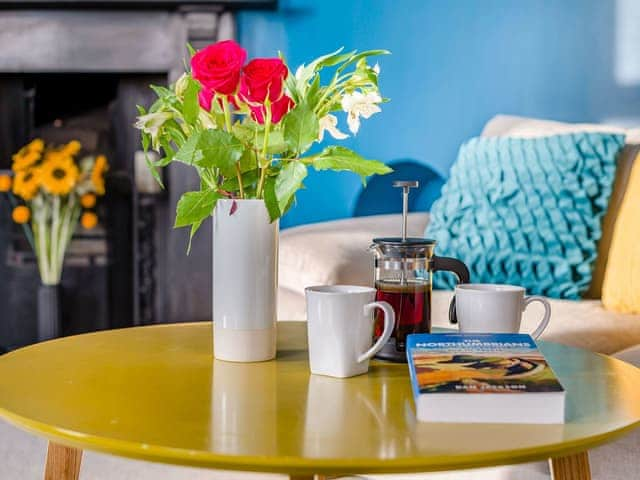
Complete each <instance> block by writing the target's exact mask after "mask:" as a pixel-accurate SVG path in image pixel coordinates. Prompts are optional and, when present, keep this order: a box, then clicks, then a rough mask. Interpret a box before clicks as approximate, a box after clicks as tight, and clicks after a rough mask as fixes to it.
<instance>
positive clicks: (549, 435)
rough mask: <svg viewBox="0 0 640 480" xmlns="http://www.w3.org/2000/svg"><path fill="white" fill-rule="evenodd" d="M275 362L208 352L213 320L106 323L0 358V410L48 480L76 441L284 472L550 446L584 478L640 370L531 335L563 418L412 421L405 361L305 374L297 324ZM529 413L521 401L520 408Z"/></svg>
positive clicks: (523, 457)
mask: <svg viewBox="0 0 640 480" xmlns="http://www.w3.org/2000/svg"><path fill="white" fill-rule="evenodd" d="M278 335H279V338H278V342H279V347H278V359H277V361H271V362H264V363H254V364H238V363H226V362H221V361H214V360H213V357H212V352H211V348H212V347H211V344H212V341H211V324H210V323H198V324H180V325H162V326H153V327H140V328H130V329H125V330H112V331H108V332H101V333H94V334H87V335H80V336H75V337H68V338H63V339H59V340H54V341H50V342H45V343H42V344H38V345H33V346H30V347H27V348H23V349H21V350H17V351H15V352H12V353H9V354H7V355H4V356H1V357H0V416H2V417H4V418H5V419H6V420H8V421H9V422H11V423H13V424H15V425H17V426H18V427H20V428H23V429H25V430H28V431H30V432H33V433H34V434H37V435H42V436H45V437H47V438H48V439H49V440H50V442H49V452H48V456H47V467H46V472H47V473H46V474H45V478H46V479H51V480H68V479H77V478H78V472H79V469H80V460H81V455H82V449H89V450H96V451H101V452H106V453H111V454H114V455H121V456H124V457H131V458H138V459H144V460H150V461H154V462H165V463H172V464H181V465H192V466H199V467H208V468H218V469H232V470H246V471H262V472H280V473H287V474H290V475H292V477H293V478H312V477H313V475H314V474H315V475H316V476H317V477H322V476H324V475H340V474H360V473H400V472H428V471H437V470H455V469H463V468H471V467H482V466H491V465H504V464H512V463H518V462H527V461H533V460H540V459H547V458H551V459H552V460H551V464H552V468H553V471H554V474H555V477H554V478H555V479H571V480H584V479H588V478H589V476H590V474H589V463H588V457H587V454H586V452H587V450H588V449H590V448H592V447H595V446H597V445H600V444H602V443H605V442H608V441H611V440H613V439H615V438H617V437H619V436H620V435H622V434H623V433H625V432H627V431H629V430H631V429H632V428H634V427H635V426H637V425H638V424H639V422H640V370H639V369H636V368H634V367H632V366H631V365H628V364H625V363H623V362H620V361H617V360H614V359H611V358H608V357H605V356H601V355H597V354H593V353H589V352H587V351H584V350H578V349H575V348H569V347H565V346H561V345H557V344H553V343H546V342H541V344H540V347H541V348H542V350H543V352H544V353H545V355H546V356H547V357H548V359H549V361H550V362H551V365H552V366H553V368H554V369H555V371H556V373H557V374H558V376H559V377H560V380H561V381H562V383H563V385H564V386H565V388H566V389H567V391H568V396H567V422H566V424H564V425H496V424H434V423H418V422H416V419H415V415H414V406H413V399H412V397H411V390H410V383H409V377H408V373H407V367H406V365H398V364H389V363H383V362H373V363H372V365H371V370H370V372H369V374H368V375H362V376H359V377H354V378H349V379H345V380H340V379H334V378H327V377H319V376H314V375H310V373H309V369H308V364H307V352H306V327H305V324H304V323H299V322H293V323H282V324H280V327H279V332H278ZM526 414H527V412H524V411H523V412H522V415H523V417H524V416H526Z"/></svg>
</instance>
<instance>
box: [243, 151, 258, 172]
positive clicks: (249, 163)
mask: <svg viewBox="0 0 640 480" xmlns="http://www.w3.org/2000/svg"><path fill="white" fill-rule="evenodd" d="M255 168H258V161H257V159H256V154H255V152H254V151H253V150H249V149H247V150H245V151H244V152H242V156H241V157H240V172H246V171H249V170H252V169H255Z"/></svg>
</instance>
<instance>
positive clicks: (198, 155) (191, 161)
mask: <svg viewBox="0 0 640 480" xmlns="http://www.w3.org/2000/svg"><path fill="white" fill-rule="evenodd" d="M200 135H201V132H196V133H194V134H193V135H191V136H190V137H189V138H187V141H186V142H184V144H183V145H182V147H180V150H178V151H177V152H176V154H175V156H174V157H173V158H174V159H175V160H177V161H179V162H182V163H186V164H187V165H195V164H196V163H197V162H198V161H199V160H201V159H202V152H201V151H200V150H199V149H198V143H199V142H200Z"/></svg>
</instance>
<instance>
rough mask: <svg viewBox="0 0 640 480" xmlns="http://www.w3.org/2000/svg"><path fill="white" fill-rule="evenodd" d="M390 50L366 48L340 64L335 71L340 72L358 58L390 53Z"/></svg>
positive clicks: (356, 61)
mask: <svg viewBox="0 0 640 480" xmlns="http://www.w3.org/2000/svg"><path fill="white" fill-rule="evenodd" d="M390 54H391V52H390V51H389V50H366V51H364V52H360V53H358V54H357V55H354V56H353V57H351V58H350V59H349V60H348V61H346V62H345V63H343V64H342V65H340V66H339V67H338V69H337V73H338V74H340V73H341V72H342V71H343V70H344V69H346V68H347V67H349V66H350V65H353V64H354V63H358V61H359V60H361V59H363V58H366V57H373V56H377V55H390Z"/></svg>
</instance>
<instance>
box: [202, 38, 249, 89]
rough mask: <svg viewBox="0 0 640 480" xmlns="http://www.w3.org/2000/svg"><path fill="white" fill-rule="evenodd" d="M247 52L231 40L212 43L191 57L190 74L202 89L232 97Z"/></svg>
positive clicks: (236, 87)
mask: <svg viewBox="0 0 640 480" xmlns="http://www.w3.org/2000/svg"><path fill="white" fill-rule="evenodd" d="M246 59H247V52H246V51H245V50H244V49H243V48H242V47H241V46H240V45H238V44H237V43H236V42H234V41H233V40H225V41H223V42H218V43H214V44H213V45H209V46H208V47H206V48H203V49H202V50H200V51H198V52H197V53H196V54H195V55H194V56H193V57H191V74H192V75H193V78H195V79H196V80H198V81H199V82H200V83H201V84H202V86H203V90H204V89H209V90H212V91H213V92H215V93H219V94H221V95H232V94H234V93H235V92H236V90H237V89H238V83H239V82H240V71H241V70H242V65H243V64H244V62H245V60H246Z"/></svg>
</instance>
